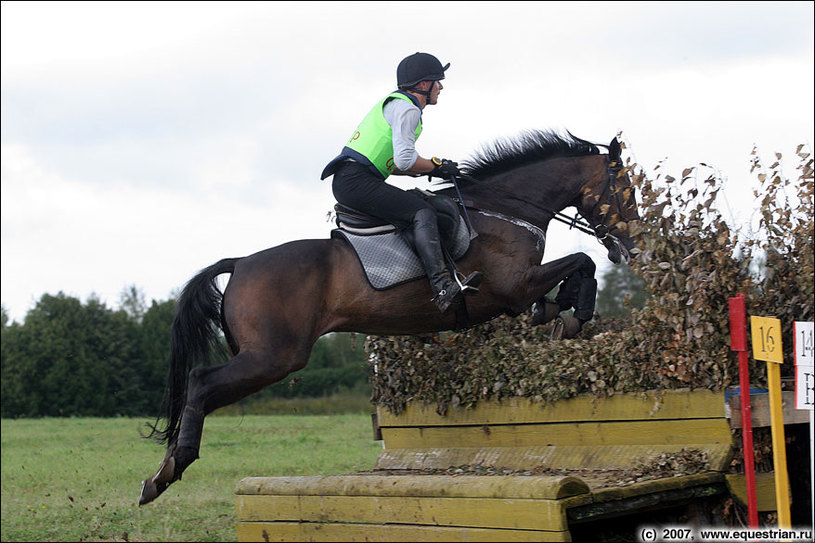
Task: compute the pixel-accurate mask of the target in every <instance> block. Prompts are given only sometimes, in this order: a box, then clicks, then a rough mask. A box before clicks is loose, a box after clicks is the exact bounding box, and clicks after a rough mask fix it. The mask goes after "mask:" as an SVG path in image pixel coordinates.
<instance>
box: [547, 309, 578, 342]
mask: <svg viewBox="0 0 815 543" xmlns="http://www.w3.org/2000/svg"><path fill="white" fill-rule="evenodd" d="M582 329H583V324H582V323H581V322H580V321H579V320H578V319H576V318H574V317H572V316H571V315H561V316H559V317H558V318H557V320H556V321H555V324H554V326H553V327H552V339H571V338H573V337H575V336H576V335H577V334H579V333H580V330H582Z"/></svg>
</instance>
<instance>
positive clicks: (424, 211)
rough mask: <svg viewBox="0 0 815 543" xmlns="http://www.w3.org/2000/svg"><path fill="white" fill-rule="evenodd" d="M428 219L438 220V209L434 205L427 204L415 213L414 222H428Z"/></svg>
mask: <svg viewBox="0 0 815 543" xmlns="http://www.w3.org/2000/svg"><path fill="white" fill-rule="evenodd" d="M428 221H433V222H435V221H436V210H435V209H433V206H430V205H428V206H426V207H423V208H421V209H419V210H418V211H417V212H416V213H414V214H413V223H414V224H416V223H426V222H428Z"/></svg>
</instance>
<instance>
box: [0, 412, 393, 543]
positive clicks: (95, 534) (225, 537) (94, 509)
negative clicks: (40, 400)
mask: <svg viewBox="0 0 815 543" xmlns="http://www.w3.org/2000/svg"><path fill="white" fill-rule="evenodd" d="M147 421H148V419H146V418H145V419H128V418H116V419H96V418H68V419H53V418H52V419H24V420H5V419H4V420H3V421H2V488H0V492H1V493H2V541H234V540H235V537H236V535H235V498H234V490H235V485H236V484H237V483H238V481H240V480H241V479H242V478H244V477H249V476H292V475H335V474H343V473H353V472H356V471H362V470H368V469H371V468H373V466H374V463H375V461H376V458H377V456H378V455H379V452H380V451H381V447H382V445H381V442H377V441H373V439H372V431H371V419H370V415H368V414H343V415H245V416H234V415H233V416H215V417H208V418H207V420H206V422H205V424H204V437H203V441H202V444H201V453H200V454H201V458H200V459H199V460H198V461H196V462H195V463H194V464H193V465H192V466H190V467H189V468H188V469H187V471H186V472H185V473H184V479H183V480H182V481H178V482H176V483H174V484H173V485H172V486H171V487H170V488H169V489H168V490H167V491H166V492H165V493H164V494H162V495H161V496H160V497H159V498H158V499H156V501H155V502H153V503H151V504H148V505H146V506H143V507H138V505H137V501H138V497H139V492H140V490H141V481H142V479H144V478H146V477H147V476H152V475H153V474H154V473H155V472H156V470H157V468H158V464H159V462H160V461H161V460H162V459H163V458H164V448H163V446H160V445H159V444H157V443H156V442H155V441H151V440H146V439H143V438H141V437H140V436H139V429H140V428H142V427H143V426H144V423H145V422H147Z"/></svg>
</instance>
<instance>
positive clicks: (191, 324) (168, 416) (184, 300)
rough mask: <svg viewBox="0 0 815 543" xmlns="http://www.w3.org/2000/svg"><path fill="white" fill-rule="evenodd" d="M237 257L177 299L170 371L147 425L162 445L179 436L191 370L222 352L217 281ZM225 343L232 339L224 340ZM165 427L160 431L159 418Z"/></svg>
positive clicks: (206, 273) (232, 268)
mask: <svg viewBox="0 0 815 543" xmlns="http://www.w3.org/2000/svg"><path fill="white" fill-rule="evenodd" d="M238 260H239V259H237V258H225V259H223V260H221V261H219V262H217V263H215V264H213V265H212V266H209V267H208V268H205V269H203V270H201V271H200V272H199V273H198V275H196V276H195V277H193V278H192V279H190V281H189V282H188V283H187V284H186V286H184V290H183V291H182V292H181V296H180V297H179V298H178V303H177V307H176V314H175V319H173V328H172V338H171V347H170V372H169V375H168V376H167V388H166V389H165V391H164V400H163V402H162V413H163V414H162V415H159V417H158V419H156V423H155V424H149V423H148V427H149V428H150V429H151V431H150V433H149V434H148V435H147V436H145V437H153V438H155V439H157V440H158V441H159V442H162V443H171V442H172V441H173V440H175V438H176V437H177V435H178V429H179V423H180V422H181V414H182V412H183V410H184V405H185V404H186V401H187V383H188V381H189V374H190V370H191V369H192V368H193V367H195V366H200V365H206V364H209V363H210V361H211V359H212V358H213V355H214V354H216V353H217V354H219V355H222V354H223V353H224V351H225V349H224V345H223V342H222V341H221V339H220V337H219V336H220V333H219V332H220V330H224V332H225V333H226V334H227V335H228V332H227V330H226V325H225V324H224V323H223V319H222V314H223V311H222V308H221V301H222V299H223V294H222V293H221V291H220V289H219V288H218V284H217V282H216V278H217V277H218V276H219V275H221V274H223V273H232V272H233V271H235V262H237V261H238ZM227 341H228V342H229V341H231V338H228V337H227ZM162 418H164V419H165V420H166V425H165V426H164V427H163V428H161V429H160V428H159V426H160V421H161V419H162Z"/></svg>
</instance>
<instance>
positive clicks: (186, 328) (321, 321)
mask: <svg viewBox="0 0 815 543" xmlns="http://www.w3.org/2000/svg"><path fill="white" fill-rule="evenodd" d="M599 147H607V148H608V153H607V154H606V153H601V152H600V149H599ZM463 171H464V173H465V174H467V175H466V176H464V177H463V178H462V179H461V181H460V183H459V189H460V193H461V199H462V200H463V202H464V203H465V204H466V206H467V208H468V210H469V212H468V213H467V216H468V218H469V220H470V221H471V223H472V225H473V227H474V229H475V231H476V232H477V233H478V236H477V237H475V238H474V239H472V241H471V243H470V248H469V250H468V251H467V253H466V254H465V255H464V257H463V258H462V259H461V260H459V261H458V263H457V266H458V269H459V270H460V271H461V272H462V273H464V274H465V275H466V274H468V273H470V272H471V271H473V270H480V271H481V272H483V274H484V279H483V282H482V283H481V285H480V289H479V290H480V292H479V293H478V294H475V295H473V296H468V297H467V300H466V307H467V312H468V316H469V323H470V324H478V323H481V322H485V321H487V320H489V319H492V318H494V317H496V316H498V315H500V314H509V315H512V316H517V315H519V314H520V313H522V312H524V311H526V310H528V309H529V308H530V307H532V306H533V304H535V303H536V302H538V303H540V302H542V301H543V300H547V303H546V304H541V305H542V306H544V307H546V308H550V309H551V308H552V307H553V304H552V302H551V301H550V300H548V299H546V298H545V295H546V294H547V293H548V292H549V291H550V290H552V289H553V288H554V287H556V286H558V285H561V283H563V284H562V285H561V288H560V291H561V292H567V295H566V296H565V298H563V299H560V300H558V302H559V305H558V304H556V305H555V310H554V311H549V312H545V311H542V312H541V314H539V315H536V316H535V318H536V320H537V322H538V323H542V322H545V321H547V320H550V319H552V318H554V317H555V316H557V312H558V311H560V310H562V309H566V308H570V307H575V314H576V313H577V311H578V310H579V309H581V308H582V309H584V310H585V307H584V306H585V305H586V303H587V301H590V306H591V307H590V309H589V310H590V312H593V309H594V296H595V294H596V290H594V291H593V290H591V288H585V287H586V284H587V282H588V283H589V287H590V286H591V285H590V283H591V282H592V281H594V278H593V276H594V263H593V262H592V261H591V259H590V258H589V257H588V256H587V255H585V254H583V253H578V254H575V255H570V256H567V257H563V258H560V259H558V260H555V261H552V262H549V263H545V264H541V262H542V258H543V251H544V242H545V238H544V236H545V232H546V230H547V227H548V225H549V222H550V221H551V220H552V218H553V217H554V216H555V214H556V213H557V212H560V211H561V210H563V209H565V208H567V207H575V208H576V209H577V211H578V213H579V214H580V215H581V216H582V217H583V218H584V220H585V221H586V222H587V223H588V224H589V225H590V226H591V228H592V229H593V230H594V232H595V233H596V235H597V237H598V238H599V239H601V241H602V242H603V244H604V245H606V247H607V248H608V249H609V258H610V259H611V260H613V261H615V262H616V261H619V260H620V259H621V258H623V257H624V258H626V259H627V257H628V252H629V251H630V250H632V249H633V247H634V241H633V236H632V235H631V234H632V230H633V228H631V226H632V221H636V220H638V218H639V215H638V211H637V202H636V198H635V194H634V188H633V187H632V186H631V181H630V179H629V176H628V174H627V169H626V168H624V167H623V165H622V161H621V158H620V144H619V142H618V141H617V140H616V138H615V139H614V140H612V141H611V143H610V144H609V145H608V146H598V145H595V144H592V143H589V142H587V141H584V140H580V139H578V138H575V137H574V136H572V135H571V134H568V136H562V135H557V134H554V133H551V132H528V133H525V134H524V135H523V136H522V137H521V138H519V139H517V140H513V141H504V142H500V143H496V144H494V145H493V146H492V147H491V148H488V149H486V150H483V151H482V152H481V153H479V154H477V155H476V157H475V158H473V159H472V160H471V161H470V162H467V163H464V165H463ZM441 192H442V193H445V194H448V195H450V196H456V195H457V194H458V192H459V191H458V190H455V189H453V188H449V189H445V190H443V191H441ZM225 273H228V274H231V277H230V279H229V282H228V284H227V286H226V288H225V289H224V292H223V294H222V293H221V292H220V290H219V288H218V285H217V282H216V278H217V277H218V276H219V275H221V274H225ZM594 287H595V289H596V282H594ZM431 298H432V294H431V292H430V287H429V284H428V281H427V280H426V279H425V278H421V279H417V280H414V281H411V282H408V283H405V284H403V285H400V286H397V287H394V288H391V289H389V290H374V289H373V288H372V287H371V286H370V285H369V283H368V281H367V280H366V278H365V275H364V272H363V270H362V268H361V265H360V263H359V260H358V258H357V256H356V255H355V253H354V252H353V250H352V249H351V247H350V245H349V244H348V243H347V242H345V241H343V240H338V239H313V240H300V241H293V242H290V243H286V244H283V245H280V246H278V247H273V248H271V249H266V250H264V251H260V252H258V253H255V254H253V255H250V256H247V257H244V258H228V259H224V260H221V261H219V262H217V263H215V264H213V265H211V266H209V267H208V268H206V269H204V270H202V271H201V272H200V273H199V274H198V275H196V276H195V277H193V278H192V279H191V280H190V281H189V283H187V285H186V286H185V288H184V290H183V292H182V293H181V296H180V297H179V300H178V306H177V314H176V317H175V320H174V322H173V327H172V353H171V365H170V373H169V377H168V384H167V390H166V394H165V402H164V403H165V409H166V411H165V413H164V415H163V416H162V418H164V420H165V421H166V425H165V426H164V427H163V428H159V426H160V425H159V422H160V420H161V418H160V420H157V421H156V424H155V425H151V428H152V432H151V434H150V436H148V437H156V438H157V439H158V440H160V441H161V442H163V443H166V444H167V452H166V456H165V457H164V460H163V461H162V462H161V464H160V466H159V470H158V472H157V473H156V474H155V475H154V476H153V477H151V478H149V479H146V480H145V481H144V482H143V483H142V492H141V496H140V498H139V505H143V504H145V503H149V502H151V501H153V500H154V499H155V498H156V497H157V496H158V495H160V494H161V493H162V492H164V490H166V489H167V487H168V486H169V485H170V484H171V483H173V482H175V481H177V480H179V479H181V475H182V473H183V472H184V470H185V469H186V468H187V467H188V466H189V465H190V464H192V462H193V461H195V460H196V459H197V458H198V452H199V447H200V443H201V435H202V431H203V425H204V417H205V416H206V415H207V414H209V413H211V412H212V411H214V410H215V409H218V408H219V407H223V406H225V405H229V404H232V403H234V402H237V401H238V400H240V399H242V398H245V397H246V396H249V395H250V394H253V393H255V392H257V391H259V390H261V389H263V388H264V387H266V386H268V385H270V384H272V383H275V382H277V381H280V380H281V379H283V378H285V377H286V376H287V375H289V374H291V373H292V372H296V371H297V370H300V369H302V368H303V367H305V365H306V363H307V362H308V359H309V354H310V353H311V349H312V346H313V345H314V343H315V342H316V341H317V339H318V338H319V337H320V336H322V335H323V334H326V333H328V332H351V331H354V332H360V333H365V334H377V335H418V334H426V333H433V332H438V331H443V330H450V329H453V328H454V327H456V325H457V323H456V315H455V314H454V312H453V311H451V312H448V313H447V314H441V313H439V311H438V310H437V308H436V306H435V304H434V303H433V302H432V301H431ZM589 299H590V300H589ZM564 300H565V301H564ZM581 304H582V306H581ZM536 307H537V306H536ZM588 318H591V316H590V315H589V317H588ZM221 331H223V334H224V337H225V339H226V344H227V346H228V350H229V351H230V352H229V353H228V355H229V356H231V358H229V359H228V361H227V362H225V363H221V364H217V365H211V364H210V362H211V358H212V356H213V355H214V352H213V351H217V349H215V348H214V347H217V346H219V345H220V344H221V338H220V332H221ZM221 360H223V358H222V359H221Z"/></svg>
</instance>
